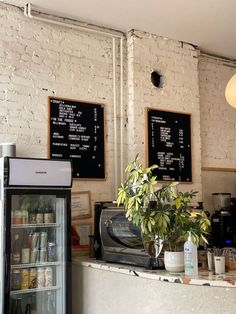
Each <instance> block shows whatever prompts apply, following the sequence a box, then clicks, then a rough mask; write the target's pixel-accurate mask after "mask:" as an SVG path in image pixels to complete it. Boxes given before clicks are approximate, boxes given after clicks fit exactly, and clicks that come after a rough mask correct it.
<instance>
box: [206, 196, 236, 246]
mask: <svg viewBox="0 0 236 314" xmlns="http://www.w3.org/2000/svg"><path fill="white" fill-rule="evenodd" d="M212 200H213V207H214V210H215V212H214V214H213V215H212V217H211V227H212V246H215V247H236V199H235V198H231V194H230V193H212Z"/></svg>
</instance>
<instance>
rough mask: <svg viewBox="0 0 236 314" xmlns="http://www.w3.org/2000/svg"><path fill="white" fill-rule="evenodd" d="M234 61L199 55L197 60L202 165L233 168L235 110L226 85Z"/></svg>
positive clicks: (235, 67) (235, 70) (235, 69)
mask: <svg viewBox="0 0 236 314" xmlns="http://www.w3.org/2000/svg"><path fill="white" fill-rule="evenodd" d="M235 73H236V62H235V63H233V62H231V63H230V62H227V61H223V60H219V59H216V58H213V57H209V56H204V55H202V56H201V57H200V59H199V89H200V103H201V139H202V164H203V166H206V167H208V166H209V167H223V168H236V158H235V156H236V109H235V108H233V107H231V106H230V105H229V104H228V103H227V102H226V100H225V94H224V93H225V87H226V84H227V82H228V81H229V79H230V78H231V77H232V76H233V74H235Z"/></svg>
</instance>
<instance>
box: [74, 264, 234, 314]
mask: <svg viewBox="0 0 236 314" xmlns="http://www.w3.org/2000/svg"><path fill="white" fill-rule="evenodd" d="M235 282H236V272H235V271H231V272H229V273H226V274H225V275H222V276H215V275H213V274H212V273H209V272H199V276H198V277H195V278H189V277H185V276H184V275H183V273H179V274H171V273H168V272H166V271H164V270H148V269H145V268H142V267H135V266H127V265H121V264H111V263H105V262H103V261H96V260H93V259H86V260H84V259H83V260H82V259H76V260H75V261H74V263H73V276H72V283H73V287H72V291H73V314H126V313H127V314H139V313H140V314H169V313H171V314H189V313H204V314H208V313H209V314H223V313H227V314H233V313H234V314H235V313H236V289H235V288H236V284H235Z"/></svg>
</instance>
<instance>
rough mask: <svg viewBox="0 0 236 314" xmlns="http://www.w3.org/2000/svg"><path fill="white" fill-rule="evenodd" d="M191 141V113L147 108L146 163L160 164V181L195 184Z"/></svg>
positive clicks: (158, 174)
mask: <svg viewBox="0 0 236 314" xmlns="http://www.w3.org/2000/svg"><path fill="white" fill-rule="evenodd" d="M191 142H192V134H191V114H190V113H182V112H176V111H163V110H160V109H154V108H146V157H147V164H148V166H150V165H152V164H157V165H158V167H159V168H157V169H156V170H155V171H154V174H155V175H156V176H157V179H158V181H178V182H182V183H192V152H191V148H192V145H191ZM164 146H165V147H164Z"/></svg>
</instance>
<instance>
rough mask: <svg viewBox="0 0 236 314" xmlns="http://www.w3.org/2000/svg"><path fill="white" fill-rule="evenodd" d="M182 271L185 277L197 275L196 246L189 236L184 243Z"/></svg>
mask: <svg viewBox="0 0 236 314" xmlns="http://www.w3.org/2000/svg"><path fill="white" fill-rule="evenodd" d="M184 271H185V275H186V276H197V275H198V256H197V246H196V244H194V243H193V242H192V239H191V235H190V234H189V236H188V240H187V241H186V242H185V243H184Z"/></svg>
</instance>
